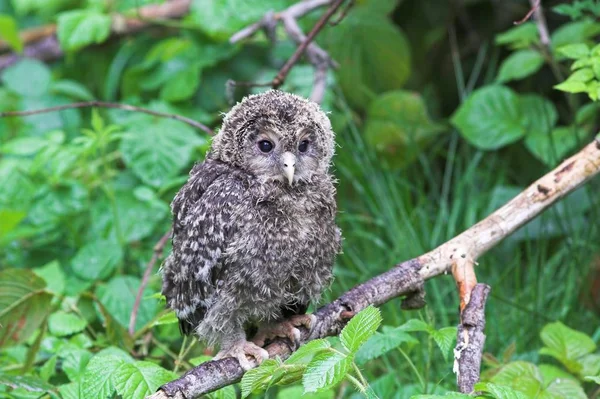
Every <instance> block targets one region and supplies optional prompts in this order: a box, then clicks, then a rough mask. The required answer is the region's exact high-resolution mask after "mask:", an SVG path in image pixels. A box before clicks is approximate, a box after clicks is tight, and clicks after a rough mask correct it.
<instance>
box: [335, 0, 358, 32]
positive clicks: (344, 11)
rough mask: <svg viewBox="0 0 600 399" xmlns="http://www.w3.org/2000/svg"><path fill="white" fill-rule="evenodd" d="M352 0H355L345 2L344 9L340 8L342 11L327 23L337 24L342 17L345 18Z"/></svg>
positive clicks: (352, 3)
mask: <svg viewBox="0 0 600 399" xmlns="http://www.w3.org/2000/svg"><path fill="white" fill-rule="evenodd" d="M354 1H355V0H349V1H348V3H347V4H346V7H344V9H343V10H342V12H341V13H340V15H339V17H337V18H336V19H335V20H333V21H329V25H331V26H336V25H337V24H339V23H340V22H342V21H343V19H344V18H346V15H348V12H349V11H350V9H351V8H352V6H353V5H354Z"/></svg>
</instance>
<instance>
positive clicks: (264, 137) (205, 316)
mask: <svg viewBox="0 0 600 399" xmlns="http://www.w3.org/2000/svg"><path fill="white" fill-rule="evenodd" d="M265 142H268V143H265ZM269 143H270V144H269ZM333 152H334V133H333V131H332V129H331V124H330V122H329V120H328V118H327V116H326V115H325V114H324V113H323V111H321V110H320V109H319V106H318V105H317V104H315V103H312V102H309V101H308V100H305V99H302V98H300V97H298V96H295V95H292V94H288V93H284V92H280V91H276V90H272V91H268V92H266V93H263V94H259V95H254V96H249V97H247V98H245V99H244V100H243V101H242V102H241V103H239V104H237V105H236V106H235V107H234V108H233V109H232V110H231V111H230V112H229V113H228V114H227V115H226V116H225V119H224V122H223V126H222V128H221V130H220V131H219V133H218V134H217V135H216V136H215V138H214V140H213V142H212V147H211V150H210V151H209V153H208V154H207V157H206V160H205V161H204V162H203V163H200V164H197V165H196V166H195V167H194V168H193V169H192V171H191V172H190V177H189V180H188V182H187V183H186V184H185V185H184V186H183V187H182V188H181V190H180V191H179V193H178V194H177V196H176V197H175V199H174V200H173V203H172V210H173V215H174V221H173V252H172V253H171V254H170V255H169V257H168V258H167V259H166V260H165V263H164V265H163V267H162V275H163V294H164V295H165V296H166V298H167V305H168V306H169V307H171V308H172V309H174V310H175V311H176V312H177V316H178V318H179V319H180V325H181V327H182V331H183V332H185V333H190V332H195V333H196V334H197V335H198V336H199V337H200V338H201V339H204V340H206V341H208V343H209V344H215V343H217V344H220V345H221V352H220V356H221V357H223V356H236V357H237V358H238V359H239V360H240V363H242V366H247V360H246V358H245V355H251V356H254V357H255V358H257V360H259V361H261V360H262V359H263V358H264V357H265V355H266V351H264V350H263V349H261V348H259V347H258V346H257V345H255V344H253V343H251V342H247V337H246V331H248V329H249V328H250V327H253V326H264V325H265V324H269V323H273V322H276V321H278V320H280V319H281V318H282V317H284V316H290V315H294V314H303V313H304V312H305V311H306V308H307V306H308V304H309V303H310V302H311V301H316V300H317V299H318V298H319V296H320V295H321V293H322V291H323V289H325V288H326V287H327V286H328V284H329V283H330V281H331V269H332V266H333V262H334V258H335V255H336V253H338V252H339V250H340V242H341V235H340V231H339V229H338V228H337V227H336V225H335V213H336V204H335V188H334V184H333V182H334V179H333V177H332V176H331V175H330V173H329V167H330V162H331V157H332V156H333ZM299 322H300V323H302V322H305V321H299ZM257 342H260V343H262V342H263V339H262V338H260V339H259V341H257ZM245 363H246V364H245Z"/></svg>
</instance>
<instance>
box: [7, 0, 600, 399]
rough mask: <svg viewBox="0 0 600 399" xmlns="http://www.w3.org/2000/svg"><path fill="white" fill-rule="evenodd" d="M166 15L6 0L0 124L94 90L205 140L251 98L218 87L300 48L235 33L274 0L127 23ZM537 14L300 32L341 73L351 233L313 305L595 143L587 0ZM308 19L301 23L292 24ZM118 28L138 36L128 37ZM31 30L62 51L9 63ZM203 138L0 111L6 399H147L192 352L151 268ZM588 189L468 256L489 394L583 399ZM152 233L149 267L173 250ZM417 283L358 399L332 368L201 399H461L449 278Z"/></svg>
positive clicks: (355, 11)
mask: <svg viewBox="0 0 600 399" xmlns="http://www.w3.org/2000/svg"><path fill="white" fill-rule="evenodd" d="M172 2H173V3H175V2H176V1H175V0H172ZM161 3H165V2H163V1H159V0H157V1H154V0H122V1H111V0H87V1H84V0H2V1H0V38H1V39H3V42H2V43H1V44H0V51H3V52H4V54H2V55H0V68H1V70H0V112H4V111H29V110H37V109H43V108H48V107H56V106H62V105H66V104H70V103H74V102H86V101H94V100H98V101H104V102H112V103H120V104H129V105H133V106H137V107H142V108H145V109H149V110H152V111H153V112H154V113H168V114H177V115H181V116H184V117H186V118H190V119H192V120H195V121H197V122H200V123H201V124H204V125H206V126H208V127H209V128H211V129H217V128H218V126H219V124H220V121H221V119H222V113H224V112H227V111H228V110H229V109H230V107H231V104H232V100H233V101H239V100H240V99H241V98H242V97H243V96H244V95H245V94H248V93H251V92H259V91H263V90H266V89H267V88H264V87H247V86H244V85H237V86H233V85H231V84H228V82H229V81H231V80H233V81H238V82H269V81H271V80H272V79H273V78H274V77H275V76H276V75H277V73H278V72H279V70H280V68H281V67H282V65H283V64H284V63H285V61H286V60H287V59H289V57H290V56H291V55H292V53H293V52H294V51H295V50H296V48H297V45H296V43H294V41H293V40H292V39H291V38H290V37H289V35H288V34H287V33H286V31H285V30H284V29H283V28H282V27H281V26H279V27H278V28H277V29H276V30H275V36H276V39H277V40H276V42H275V43H274V44H273V43H272V42H271V41H270V40H269V38H268V37H267V35H265V34H263V33H262V32H258V33H257V34H256V35H254V36H252V38H249V39H246V40H242V41H239V42H237V43H235V44H232V43H230V42H229V39H230V37H231V36H232V35H233V34H235V33H236V32H238V31H239V30H241V29H243V28H245V27H247V26H249V25H251V24H253V23H255V22H256V21H259V20H261V18H263V17H264V16H265V15H267V13H268V11H269V10H275V11H281V10H284V9H286V8H287V7H289V6H291V5H293V4H295V3H296V2H295V1H292V0H265V1H241V0H214V1H212V0H193V1H191V2H188V3H189V5H188V9H186V12H184V13H182V15H180V16H178V17H180V18H171V19H167V18H163V17H157V18H154V19H153V18H148V17H144V16H141V15H140V11H139V10H142V9H143V8H144V7H148V6H152V5H154V4H161ZM166 3H169V2H166ZM534 3H535V2H534ZM537 3H539V1H538V2H537ZM533 6H536V4H533ZM542 7H543V8H540V5H539V4H537V8H536V7H534V8H536V11H537V12H538V13H537V14H541V15H542V16H544V19H543V21H542V20H540V19H535V18H536V16H535V15H531V16H530V17H529V18H527V20H523V19H524V17H525V16H526V15H528V13H530V11H532V4H530V2H527V1H517V0H514V1H487V0H486V1H483V0H470V1H447V2H440V1H431V0H426V1H416V0H397V1H394V0H386V1H377V0H362V1H361V0H356V1H354V2H352V3H351V4H349V5H346V6H345V7H341V8H340V9H339V10H338V12H337V14H336V15H335V16H334V18H332V20H335V19H336V18H337V19H338V20H340V19H341V21H339V23H337V24H327V25H325V26H324V28H323V29H322V31H321V32H320V33H319V34H318V35H317V37H316V39H315V42H316V43H317V44H318V45H319V46H320V47H321V48H322V49H323V50H324V51H325V52H327V53H328V54H329V56H330V57H331V58H332V59H333V60H334V61H335V62H336V63H337V67H336V68H328V69H327V75H326V82H327V87H326V90H325V92H324V96H323V98H322V101H321V103H322V107H323V108H324V109H325V110H327V111H328V112H330V114H329V115H330V118H331V120H332V123H333V126H334V130H335V132H336V134H337V142H338V148H337V154H336V157H335V159H334V173H335V175H336V176H337V178H338V180H339V182H338V205H339V210H340V213H339V216H338V222H339V225H340V226H341V228H342V231H343V233H344V237H345V240H344V253H343V254H342V255H341V256H339V257H338V259H337V263H336V265H335V270H334V272H335V277H336V278H335V281H334V283H333V285H332V286H331V288H330V290H328V291H327V292H326V293H325V298H324V300H323V303H327V302H329V301H330V300H332V299H334V298H336V297H337V296H338V295H339V294H341V293H343V292H345V291H346V290H348V289H350V288H351V287H353V286H355V285H356V284H358V283H360V282H363V281H365V280H367V279H368V278H370V277H372V276H375V275H377V274H380V273H382V272H384V271H386V270H388V269H389V268H390V267H391V266H392V265H394V264H396V263H398V262H399V261H402V260H406V259H410V258H413V257H415V256H418V255H420V254H422V253H425V252H427V251H429V250H431V249H433V248H435V247H436V246H438V245H439V244H441V243H443V242H445V241H447V240H448V239H450V238H452V237H454V236H455V235H457V234H458V233H460V232H461V231H463V230H465V229H466V228H468V227H470V226H472V225H473V224H474V223H476V222H477V221H478V220H480V219H482V218H484V217H485V216H487V215H489V214H490V213H491V212H492V211H493V210H495V209H496V208H498V207H499V206H501V205H503V204H504V203H505V202H507V201H508V200H509V199H511V198H512V197H513V196H515V195H517V194H518V193H519V192H521V191H522V190H523V188H525V187H526V186H527V185H529V184H530V183H531V182H533V181H534V180H535V179H537V178H538V177H540V176H542V175H543V174H545V173H546V172H548V171H549V170H550V169H551V168H553V167H555V166H557V165H558V164H559V162H560V161H561V160H562V159H564V158H565V157H566V156H568V155H570V154H572V153H574V152H576V151H577V150H579V149H580V148H582V147H583V146H584V145H585V144H587V143H589V142H590V140H592V139H593V138H594V137H595V135H596V134H597V132H598V119H599V118H598V110H599V105H598V103H597V102H596V100H598V97H599V95H600V83H599V80H600V47H598V46H596V44H597V38H598V36H599V35H600V22H598V18H599V17H600V3H598V2H596V1H592V0H580V1H574V2H561V1H544V2H543V4H542ZM325 9H326V8H325V7H318V8H315V9H314V10H313V11H311V12H310V13H308V14H307V15H305V16H303V17H302V18H298V23H299V25H300V27H301V29H302V30H303V31H304V32H305V33H306V32H309V31H310V30H311V29H312V27H313V26H314V25H315V23H316V22H317V20H318V19H319V18H320V17H321V15H323V12H324V11H325ZM127 20H138V21H141V22H142V25H143V26H142V27H140V28H139V29H130V30H128V29H127V26H128V25H127V23H126V21H127ZM123 21H125V22H123ZM120 22H121V25H119V23H120ZM515 22H517V23H515ZM49 24H56V25H55V27H56V36H53V31H50V33H48V32H47V31H45V30H44V29H48V26H49ZM123 26H124V27H125V28H123ZM540 27H542V28H546V29H547V35H545V34H544V32H543V30H540ZM51 29H52V28H51ZM26 32H38V34H39V35H40V36H39V37H32V36H28V35H27V33H26ZM40 37H41V38H42V39H43V40H46V39H47V38H53V37H56V39H55V41H56V42H57V43H58V45H59V46H58V47H57V48H58V49H59V50H60V51H59V52H58V53H56V54H54V53H53V54H51V55H48V54H50V53H43V54H45V55H43V57H42V58H44V59H43V60H41V61H40V60H36V59H35V58H32V57H23V58H20V57H18V59H17V57H14V56H13V55H12V53H17V54H18V53H21V52H22V51H23V50H24V49H27V48H30V47H31V46H35V43H36V41H37V40H39V39H40ZM26 51H27V50H26ZM36 54H37V55H39V54H42V52H38V53H36ZM30 55H31V54H30ZM313 74H314V66H313V65H311V63H310V62H308V60H306V59H301V60H300V61H299V62H298V63H297V64H296V65H294V66H293V68H292V69H291V72H290V73H289V75H288V76H287V78H286V79H285V82H284V83H283V85H282V86H281V87H280V88H281V89H282V90H286V91H290V92H293V93H297V94H300V95H303V96H306V97H309V96H310V95H311V91H312V89H313ZM209 145H210V136H209V135H208V134H207V133H206V132H204V131H203V130H202V129H198V128H196V127H194V126H191V125H190V124H187V123H185V122H182V121H178V120H173V119H169V118H164V117H159V116H156V115H151V114H148V113H141V112H130V111H128V110H123V109H119V108H116V109H107V108H105V107H95V108H69V109H63V110H60V111H56V112H48V113H39V114H38V113H36V114H34V115H31V116H22V117H5V118H1V119H0V267H1V270H0V397H6V398H39V397H48V396H49V397H62V398H79V397H81V398H101V397H102V398H105V397H113V395H120V396H121V397H124V398H143V397H145V396H146V395H148V394H151V393H152V392H154V391H155V390H156V389H157V388H158V387H159V386H160V385H161V384H164V383H166V382H168V381H170V380H172V379H174V378H176V377H177V375H178V374H181V373H182V372H183V371H185V370H187V369H189V368H191V367H192V366H195V365H197V364H199V363H201V362H203V361H205V360H207V359H209V358H210V356H211V355H212V354H213V353H214V352H213V351H212V350H211V349H210V348H205V347H204V346H203V345H202V344H198V343H196V342H195V340H192V339H184V338H182V337H181V335H180V333H179V331H178V327H177V324H176V319H175V318H174V316H173V314H172V313H169V312H167V311H166V310H165V309H164V302H162V301H161V298H160V295H158V293H159V291H160V277H159V276H158V275H157V273H156V272H157V269H158V266H159V264H160V260H158V261H157V260H156V259H154V260H153V261H151V260H152V259H153V248H154V246H155V245H156V243H157V242H159V241H161V238H163V237H165V233H167V232H168V230H169V228H170V221H171V217H170V209H169V203H170V201H171V200H172V198H173V197H174V194H175V193H176V191H177V190H178V188H179V187H181V185H182V184H183V183H184V182H185V181H186V179H187V173H188V171H189V170H190V169H191V167H192V165H193V163H194V162H197V161H201V160H202V159H203V157H204V155H205V152H206V150H207V149H208V147H209ZM599 186H600V182H599V181H598V180H597V179H596V180H595V181H591V182H590V183H589V184H587V185H586V186H584V187H582V188H580V189H578V190H577V191H575V192H574V193H572V194H571V195H569V196H568V197H567V198H566V199H564V200H563V201H562V202H560V203H558V204H557V205H556V206H554V207H553V208H551V209H550V210H548V211H547V212H545V213H544V214H543V215H541V216H540V217H539V218H537V219H535V220H534V221H532V222H531V223H529V224H528V225H527V226H526V227H524V228H522V229H520V230H519V231H517V232H516V233H515V234H513V235H512V236H510V237H508V238H507V239H506V240H504V241H503V242H502V243H501V244H500V245H499V246H497V247H496V248H494V249H493V250H491V251H490V252H489V253H487V254H486V255H485V256H484V257H482V258H481V259H479V263H480V266H478V267H477V269H476V271H477V275H478V278H479V280H480V281H482V282H485V283H486V284H489V285H490V286H491V287H492V290H491V293H490V298H489V299H488V303H487V308H486V314H487V327H486V335H487V341H486V345H485V352H486V354H485V355H484V364H483V371H482V380H483V381H486V382H489V383H490V384H491V385H489V386H487V391H486V389H485V388H486V387H482V390H483V391H485V392H486V393H485V395H488V396H487V397H497V398H503V397H509V396H502V395H503V392H504V394H506V395H509V394H510V395H524V396H522V397H540V398H541V397H544V398H561V397H571V398H579V397H581V398H586V397H591V398H597V397H599V395H600V390H599V387H598V383H599V381H600V354H599V352H598V343H599V342H600V327H599V326H600V197H599V196H598V195H597V193H598V189H599ZM162 241H163V243H166V246H165V248H164V249H162V248H159V249H160V250H159V251H157V253H159V254H160V256H163V255H164V254H166V253H167V252H168V251H169V250H170V246H169V245H170V244H169V243H168V242H167V241H166V240H162ZM149 264H150V267H148V266H149ZM146 271H149V272H148V273H147V275H148V276H149V277H148V278H147V279H144V285H143V286H142V281H143V276H144V274H145V272H146ZM140 287H141V288H140ZM425 290H426V292H427V297H426V299H427V306H426V307H425V308H423V309H420V310H415V311H402V310H400V306H399V303H398V302H397V301H391V302H390V303H388V304H386V305H384V306H382V307H381V308H380V310H381V316H382V320H383V321H382V324H383V326H382V327H381V328H380V329H379V332H377V333H376V334H374V335H373V336H372V337H371V339H370V340H369V341H367V342H366V344H365V346H363V347H362V348H361V349H358V352H357V353H355V354H352V356H353V361H354V364H355V365H356V366H357V369H358V370H360V371H358V374H359V376H360V379H359V380H360V381H359V382H361V381H362V382H363V383H364V384H363V385H362V386H363V388H365V387H366V386H367V385H368V392H367V393H364V392H363V393H362V394H361V393H360V392H357V391H356V389H355V388H356V386H357V385H356V384H355V383H354V382H353V381H352V379H353V378H354V379H356V378H357V375H354V377H353V376H352V373H353V372H354V371H352V370H350V369H348V370H342V371H341V372H339V373H337V374H336V372H335V370H334V371H332V374H331V376H332V378H331V380H327V381H320V382H319V381H317V382H315V381H312V382H311V381H308V382H307V381H306V378H305V379H303V380H302V381H301V382H297V383H295V384H292V385H291V386H272V387H271V388H270V389H269V390H268V391H267V393H266V394H264V393H260V392H255V393H251V391H262V389H263V388H265V387H264V386H259V385H260V384H259V385H256V386H252V385H248V383H247V381H246V384H245V385H244V383H242V388H240V386H237V387H235V388H234V387H229V388H226V389H224V390H221V391H219V392H217V393H214V394H212V395H213V397H219V398H224V397H227V398H230V397H236V395H238V394H240V393H242V394H244V395H253V397H262V396H263V395H265V397H268V398H289V397H299V396H300V395H301V394H302V392H304V391H307V392H313V391H317V392H315V393H307V394H305V396H303V397H306V398H341V397H351V396H352V397H354V395H358V397H360V395H367V396H368V395H375V396H374V397H381V398H409V397H411V396H413V395H425V394H427V395H438V394H439V395H443V394H444V393H446V392H447V391H455V390H456V382H455V376H454V374H453V373H452V347H453V346H454V343H455V338H456V328H455V326H456V324H457V323H458V322H459V316H458V294H457V292H456V287H455V283H454V280H452V277H451V276H447V277H441V278H438V279H432V280H430V281H428V282H427V283H426V285H425ZM138 292H140V294H139V295H138ZM136 297H139V298H140V301H139V305H137V306H136V305H135V302H136ZM134 308H135V309H136V310H135V312H133V310H134ZM132 313H134V314H135V317H134V318H132ZM375 328H377V326H375ZM331 342H332V344H333V345H334V346H335V345H339V340H338V341H336V339H335V338H334V339H331ZM309 370H310V364H309ZM304 371H306V369H303V372H304ZM313 371H314V370H313ZM316 371H317V372H318V373H320V374H322V375H327V370H321V369H317V370H316ZM338 371H339V370H338ZM305 375H306V374H305ZM299 378H302V375H301V376H300V377H299ZM363 379H364V381H363ZM557 381H558V382H557ZM311 384H313V385H311ZM498 387H504V388H503V389H505V391H494V389H497V388H498ZM240 390H241V392H240ZM359 390H360V387H359ZM506 392H508V393H506ZM421 397H429V396H421ZM456 397H458V396H456ZM510 397H521V396H510Z"/></svg>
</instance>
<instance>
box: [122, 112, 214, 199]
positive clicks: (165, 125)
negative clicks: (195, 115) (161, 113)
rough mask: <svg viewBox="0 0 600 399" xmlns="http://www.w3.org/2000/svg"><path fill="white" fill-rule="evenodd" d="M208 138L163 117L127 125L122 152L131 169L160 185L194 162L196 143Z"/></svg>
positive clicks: (198, 143)
mask: <svg viewBox="0 0 600 399" xmlns="http://www.w3.org/2000/svg"><path fill="white" fill-rule="evenodd" d="M202 143H204V140H203V139H202V138H200V136H199V135H198V134H197V133H196V132H195V131H194V130H192V129H191V128H190V127H188V126H185V125H184V124H182V123H180V122H176V121H171V120H165V119H160V120H158V121H153V122H152V123H141V124H134V125H130V126H128V127H127V130H126V135H125V137H124V138H123V139H122V140H121V144H120V151H121V152H122V153H123V159H124V160H125V163H126V164H127V166H128V167H129V168H131V169H132V170H133V172H134V173H135V174H136V175H137V176H139V177H140V179H142V180H143V181H144V183H146V184H149V185H151V186H156V187H159V186H161V185H162V184H164V183H165V182H167V181H168V179H170V178H172V177H174V176H176V175H177V173H179V171H180V170H181V169H182V168H183V167H184V166H186V165H187V164H188V163H190V161H191V154H192V150H193V149H194V146H199V145H201V144H202Z"/></svg>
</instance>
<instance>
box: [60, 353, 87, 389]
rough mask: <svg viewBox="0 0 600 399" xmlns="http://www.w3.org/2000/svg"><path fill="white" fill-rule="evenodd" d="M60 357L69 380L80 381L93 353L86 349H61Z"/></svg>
mask: <svg viewBox="0 0 600 399" xmlns="http://www.w3.org/2000/svg"><path fill="white" fill-rule="evenodd" d="M59 357H60V358H61V359H62V365H61V368H62V369H63V371H64V372H65V374H66V375H67V377H69V380H71V381H78V380H79V378H80V377H81V375H82V374H83V373H84V371H85V369H86V366H87V364H88V363H89V361H90V359H91V358H92V354H91V353H90V352H89V351H87V350H85V349H69V350H65V351H61V352H60V353H59Z"/></svg>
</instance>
